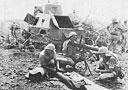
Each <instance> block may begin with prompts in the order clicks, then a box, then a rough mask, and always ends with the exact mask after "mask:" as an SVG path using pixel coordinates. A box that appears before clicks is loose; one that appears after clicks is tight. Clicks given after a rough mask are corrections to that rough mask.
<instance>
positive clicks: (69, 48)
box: [62, 32, 98, 69]
mask: <svg viewBox="0 0 128 90" xmlns="http://www.w3.org/2000/svg"><path fill="white" fill-rule="evenodd" d="M77 38H78V37H77V33H76V32H70V33H69V39H68V40H67V41H65V42H64V43H63V49H62V51H63V53H65V56H66V57H68V58H71V59H68V60H67V61H68V62H69V65H71V66H72V67H73V69H75V65H76V63H78V62H81V61H85V57H84V55H83V54H84V52H83V53H81V52H80V49H84V50H85V49H86V50H94V51H98V48H95V47H93V46H90V45H87V44H82V45H80V44H79V43H78V42H77ZM81 41H82V39H81V40H80V42H81ZM67 61H66V62H67ZM86 64H87V63H86V62H85V66H86Z"/></svg>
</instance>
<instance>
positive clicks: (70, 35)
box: [69, 32, 77, 38]
mask: <svg viewBox="0 0 128 90" xmlns="http://www.w3.org/2000/svg"><path fill="white" fill-rule="evenodd" d="M73 35H77V33H76V32H70V33H69V38H70V37H72V36H73Z"/></svg>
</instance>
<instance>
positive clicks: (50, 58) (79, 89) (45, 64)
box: [26, 43, 87, 90]
mask: <svg viewBox="0 0 128 90" xmlns="http://www.w3.org/2000/svg"><path fill="white" fill-rule="evenodd" d="M39 60H40V64H41V67H37V68H35V69H33V70H31V71H30V72H29V73H28V74H27V75H26V77H27V78H29V79H32V80H34V79H36V80H39V81H40V80H42V79H43V78H44V77H45V76H46V75H47V76H50V77H56V78H58V79H59V80H60V81H61V82H63V83H64V84H66V85H67V86H68V87H69V88H71V89H75V90H87V89H86V87H85V86H84V83H83V84H81V85H79V83H77V82H75V81H74V80H72V79H70V78H69V77H67V76H65V75H64V74H62V73H60V72H58V67H57V64H56V51H55V46H54V45H53V44H52V43H50V44H48V45H47V46H46V47H45V49H44V50H43V51H41V52H40V55H39ZM39 72H40V73H41V74H39ZM30 77H31V78H30ZM32 77H33V78H32ZM37 78H38V79H37Z"/></svg>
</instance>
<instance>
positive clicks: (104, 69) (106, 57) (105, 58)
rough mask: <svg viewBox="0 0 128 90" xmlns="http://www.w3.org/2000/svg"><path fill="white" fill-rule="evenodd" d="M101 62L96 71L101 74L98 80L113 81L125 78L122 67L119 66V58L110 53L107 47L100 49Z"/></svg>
mask: <svg viewBox="0 0 128 90" xmlns="http://www.w3.org/2000/svg"><path fill="white" fill-rule="evenodd" d="M98 53H99V55H100V60H99V61H98V64H97V67H96V68H95V69H94V70H95V72H97V73H100V75H99V77H98V78H96V80H101V81H102V80H112V79H115V78H117V77H120V78H121V79H122V78H123V77H124V75H123V73H122V72H121V69H119V68H120V67H118V66H117V61H118V57H117V55H116V54H114V53H113V52H111V51H108V49H107V47H101V48H99V52H98Z"/></svg>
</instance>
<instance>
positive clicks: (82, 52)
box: [78, 35, 98, 75]
mask: <svg viewBox="0 0 128 90" xmlns="http://www.w3.org/2000/svg"><path fill="white" fill-rule="evenodd" d="M82 38H83V36H82V35H81V38H80V43H79V45H78V46H80V48H79V51H80V53H81V56H82V57H84V55H85V54H84V53H86V52H89V53H91V51H90V50H89V49H91V50H94V51H98V48H94V47H92V46H89V45H82V46H81V42H82ZM81 49H82V51H81ZM85 49H86V51H85ZM91 54H92V53H91ZM83 59H84V63H85V65H86V68H88V70H89V72H90V74H91V75H92V72H91V70H90V67H89V65H88V63H87V61H86V59H89V57H87V58H86V59H85V58H83Z"/></svg>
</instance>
